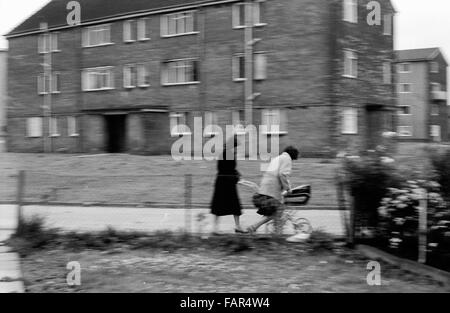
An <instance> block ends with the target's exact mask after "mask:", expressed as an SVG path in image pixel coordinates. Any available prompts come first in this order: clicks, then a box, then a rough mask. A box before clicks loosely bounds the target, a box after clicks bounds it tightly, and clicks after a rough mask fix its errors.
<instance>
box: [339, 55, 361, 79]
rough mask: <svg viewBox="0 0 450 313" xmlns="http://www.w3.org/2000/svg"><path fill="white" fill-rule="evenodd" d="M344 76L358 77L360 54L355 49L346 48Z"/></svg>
mask: <svg viewBox="0 0 450 313" xmlns="http://www.w3.org/2000/svg"><path fill="white" fill-rule="evenodd" d="M343 76H344V77H350V78H357V77H358V55H357V53H356V52H355V51H353V50H348V49H345V50H344V75H343Z"/></svg>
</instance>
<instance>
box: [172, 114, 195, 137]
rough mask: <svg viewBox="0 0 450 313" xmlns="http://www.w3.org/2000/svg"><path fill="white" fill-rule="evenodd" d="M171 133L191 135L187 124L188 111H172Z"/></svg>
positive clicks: (174, 135)
mask: <svg viewBox="0 0 450 313" xmlns="http://www.w3.org/2000/svg"><path fill="white" fill-rule="evenodd" d="M169 118H170V134H171V136H172V137H178V136H182V135H190V134H191V132H190V131H189V128H188V126H187V125H186V113H171V114H170V116H169Z"/></svg>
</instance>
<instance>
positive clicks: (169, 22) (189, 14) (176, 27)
mask: <svg viewBox="0 0 450 313" xmlns="http://www.w3.org/2000/svg"><path fill="white" fill-rule="evenodd" d="M195 24H196V23H195V12H194V11H186V12H180V13H173V14H166V15H162V16H161V36H163V37H168V36H177V35H185V34H192V33H196V32H197V29H196V25H195Z"/></svg>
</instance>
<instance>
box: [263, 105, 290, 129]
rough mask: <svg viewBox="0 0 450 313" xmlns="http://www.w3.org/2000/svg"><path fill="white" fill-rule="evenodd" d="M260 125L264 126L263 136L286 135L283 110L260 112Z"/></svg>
mask: <svg viewBox="0 0 450 313" xmlns="http://www.w3.org/2000/svg"><path fill="white" fill-rule="evenodd" d="M262 125H263V126H265V128H266V129H265V131H264V133H265V134H269V135H280V134H287V116H286V111H285V110H280V109H271V110H268V109H265V110H262Z"/></svg>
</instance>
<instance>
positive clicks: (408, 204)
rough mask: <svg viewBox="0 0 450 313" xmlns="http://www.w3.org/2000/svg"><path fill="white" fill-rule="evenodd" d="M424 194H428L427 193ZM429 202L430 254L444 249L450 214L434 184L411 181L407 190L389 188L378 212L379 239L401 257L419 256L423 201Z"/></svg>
mask: <svg viewBox="0 0 450 313" xmlns="http://www.w3.org/2000/svg"><path fill="white" fill-rule="evenodd" d="M423 190H425V191H426V192H425V193H424V192H423ZM421 199H427V200H428V205H427V217H428V219H427V221H428V225H427V230H428V231H429V236H428V243H429V244H428V250H429V251H430V252H434V251H435V250H436V249H442V248H443V247H444V246H443V245H445V243H446V234H447V235H449V234H450V211H449V210H448V209H447V207H446V203H445V201H444V199H443V198H442V196H441V195H440V185H439V184H438V183H436V182H433V181H425V180H418V181H408V182H407V183H406V184H405V185H404V186H403V188H389V191H388V194H387V196H386V197H385V198H383V199H382V201H381V206H380V207H379V208H378V214H379V217H380V222H379V228H378V231H379V235H380V237H381V238H383V239H385V240H386V244H387V245H388V246H389V248H391V249H395V250H397V251H399V252H400V253H401V254H407V255H408V254H409V255H411V254H415V253H416V252H417V243H418V233H419V209H420V200H421Z"/></svg>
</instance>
